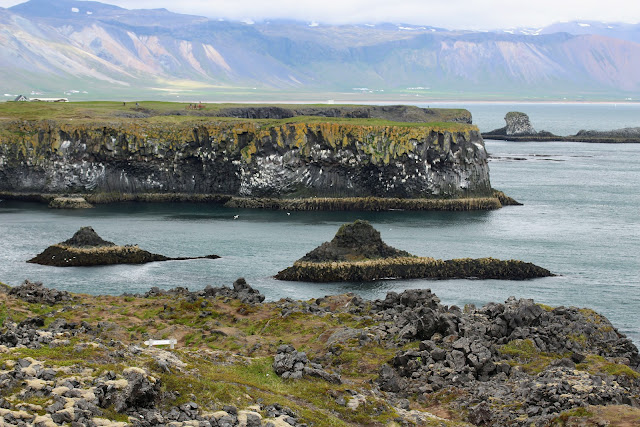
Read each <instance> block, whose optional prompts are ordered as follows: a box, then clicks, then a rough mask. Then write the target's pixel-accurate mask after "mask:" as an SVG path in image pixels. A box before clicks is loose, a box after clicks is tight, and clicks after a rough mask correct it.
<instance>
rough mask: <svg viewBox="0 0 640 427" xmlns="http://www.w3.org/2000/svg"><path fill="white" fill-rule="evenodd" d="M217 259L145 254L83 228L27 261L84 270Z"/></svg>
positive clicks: (209, 256)
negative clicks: (109, 266) (124, 265)
mask: <svg viewBox="0 0 640 427" xmlns="http://www.w3.org/2000/svg"><path fill="white" fill-rule="evenodd" d="M216 258H219V256H217V255H207V256H203V257H184V258H170V257H167V256H164V255H159V254H153V253H151V252H148V251H145V250H143V249H140V248H139V247H138V246H137V245H125V246H119V245H116V244H115V243H113V242H109V241H106V240H104V239H102V238H101V237H100V236H98V234H97V233H96V232H95V231H94V229H93V228H91V227H82V228H80V230H78V231H77V232H76V233H75V234H74V235H73V237H71V238H70V239H68V240H65V241H64V242H60V243H57V244H55V245H52V246H49V247H48V248H47V249H45V250H44V251H43V252H41V253H39V254H38V255H37V256H35V257H34V258H32V259H30V260H29V261H27V262H30V263H34V264H41V265H50V266H55V267H81V266H92V265H111V264H145V263H148V262H155V261H184V260H190V259H216Z"/></svg>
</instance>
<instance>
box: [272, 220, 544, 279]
mask: <svg viewBox="0 0 640 427" xmlns="http://www.w3.org/2000/svg"><path fill="white" fill-rule="evenodd" d="M548 276H553V274H552V273H551V272H550V271H549V270H547V269H544V268H542V267H538V266H537V265H534V264H531V263H528V262H523V261H517V260H508V261H502V260H498V259H493V258H480V259H469V258H465V259H452V260H446V261H443V260H438V259H434V258H428V257H417V256H415V255H411V254H410V253H408V252H406V251H402V250H398V249H395V248H392V247H391V246H388V245H387V244H385V243H384V242H383V241H382V239H381V238H380V233H379V232H378V231H377V230H376V229H375V228H373V227H372V226H371V224H369V223H368V222H367V221H361V220H357V221H356V222H354V223H352V224H344V225H342V226H341V227H340V229H339V230H338V232H337V233H336V236H335V237H334V238H333V240H331V241H330V242H326V243H323V244H322V245H320V246H319V247H317V248H316V249H314V250H313V251H311V252H309V253H308V254H306V255H305V256H304V257H302V258H300V259H299V260H298V261H296V262H295V263H294V264H293V266H292V267H289V268H286V269H284V270H282V271H280V272H279V273H278V274H277V275H276V276H275V278H276V279H279V280H291V281H301V282H370V281H375V280H379V279H385V278H398V279H418V278H428V279H502V280H524V279H532V278H536V277H548Z"/></svg>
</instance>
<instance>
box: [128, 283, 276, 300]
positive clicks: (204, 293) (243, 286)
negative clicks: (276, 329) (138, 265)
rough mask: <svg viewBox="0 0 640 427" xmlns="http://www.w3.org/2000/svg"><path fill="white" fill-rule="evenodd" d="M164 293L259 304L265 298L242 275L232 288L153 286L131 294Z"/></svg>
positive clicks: (156, 294)
mask: <svg viewBox="0 0 640 427" xmlns="http://www.w3.org/2000/svg"><path fill="white" fill-rule="evenodd" d="M125 295H129V294H125ZM166 295H169V296H178V297H184V298H187V299H192V300H195V299H197V298H216V297H225V298H233V299H237V300H240V301H241V302H243V303H245V304H259V303H261V302H263V301H264V298H265V297H264V295H262V294H261V293H260V291H258V290H257V289H254V288H253V287H251V285H249V284H248V283H247V281H246V280H245V279H244V278H243V277H240V278H238V279H237V280H236V281H235V282H233V289H232V288H228V287H226V286H222V287H213V286H210V285H208V286H207V287H206V288H204V289H203V290H201V291H195V292H190V291H189V289H187V288H183V287H177V288H174V289H169V290H168V291H165V290H164V289H160V288H157V287H155V286H154V287H153V288H151V289H149V290H148V291H147V292H146V293H144V294H142V295H141V294H135V295H132V296H135V297H137V298H152V297H156V296H166Z"/></svg>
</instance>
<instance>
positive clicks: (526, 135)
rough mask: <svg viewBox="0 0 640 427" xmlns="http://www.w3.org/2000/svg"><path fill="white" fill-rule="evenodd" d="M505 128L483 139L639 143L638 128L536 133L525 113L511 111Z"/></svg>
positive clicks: (496, 130) (486, 135) (486, 133)
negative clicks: (570, 132)
mask: <svg viewBox="0 0 640 427" xmlns="http://www.w3.org/2000/svg"><path fill="white" fill-rule="evenodd" d="M505 121H506V126H505V127H503V128H500V129H494V130H492V131H490V132H485V133H483V134H482V137H483V138H484V139H497V140H505V141H522V142H533V141H558V142H591V143H640V127H632V128H624V129H615V130H611V131H597V130H580V131H579V132H578V133H576V134H575V135H568V136H559V135H554V134H552V133H551V132H547V131H540V132H536V130H535V129H534V128H533V126H532V125H531V123H530V121H529V116H528V115H527V114H525V113H521V112H516V111H512V112H509V113H507V115H506V116H505Z"/></svg>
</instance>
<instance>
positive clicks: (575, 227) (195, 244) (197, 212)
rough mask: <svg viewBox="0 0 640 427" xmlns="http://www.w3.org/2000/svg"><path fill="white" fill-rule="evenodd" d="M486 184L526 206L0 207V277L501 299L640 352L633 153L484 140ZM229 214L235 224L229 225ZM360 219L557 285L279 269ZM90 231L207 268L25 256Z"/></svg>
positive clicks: (395, 242)
mask: <svg viewBox="0 0 640 427" xmlns="http://www.w3.org/2000/svg"><path fill="white" fill-rule="evenodd" d="M486 146H487V151H488V152H489V153H490V155H491V161H490V168H491V182H492V184H493V186H494V187H495V188H498V189H500V190H503V191H505V192H506V193H507V194H508V195H510V196H512V197H514V198H516V199H517V200H519V201H520V202H522V203H524V206H513V207H505V208H503V209H500V210H497V211H491V212H398V211H394V212H377V213H376V212H290V213H287V212H284V211H265V210H239V209H227V208H223V207H221V206H216V205H207V204H136V203H128V204H127V203H124V204H114V205H107V206H97V207H96V208H95V209H90V210H80V211H69V210H50V209H47V208H46V206H43V205H39V204H34V203H25V202H10V201H3V202H0V236H2V243H1V244H0V281H2V282H5V283H7V284H10V285H18V284H20V283H21V282H22V281H23V280H25V279H29V280H32V281H41V282H43V283H44V284H45V285H46V286H49V287H54V288H57V289H64V290H69V291H73V292H84V293H90V294H114V295H118V294H122V293H124V292H134V293H142V292H145V291H147V290H148V289H150V288H151V287H153V286H158V287H161V288H165V289H168V288H172V287H176V286H185V287H188V288H189V289H191V290H196V289H202V288H204V287H205V286H207V285H212V286H222V285H226V286H231V284H232V283H233V281H234V280H235V279H237V278H238V277H245V278H246V279H247V281H248V283H249V284H251V285H252V286H254V287H255V288H257V289H258V290H260V291H261V292H262V293H263V294H265V295H266V297H267V299H268V300H277V299H280V298H284V297H291V298H295V299H303V300H306V299H310V298H316V297H321V296H324V295H329V294H338V293H344V292H354V293H357V294H359V295H361V296H363V297H365V298H368V299H371V298H384V296H385V295H386V293H387V292H390V291H395V292H401V291H402V290H405V289H417V288H430V289H432V291H433V292H435V293H436V294H437V295H438V296H439V297H440V298H441V300H442V302H443V303H444V304H447V305H453V304H455V305H458V306H464V305H465V304H476V305H482V304H484V303H487V302H489V301H496V302H502V301H504V300H506V299H507V298H508V297H509V296H512V295H513V296H516V297H518V298H533V299H535V301H536V302H540V303H544V304H548V305H552V306H559V305H565V306H578V307H589V308H593V309H595V310H596V311H598V312H600V313H602V314H604V315H606V316H607V317H608V318H609V319H610V320H611V321H612V322H613V324H614V326H616V327H617V328H619V329H620V331H621V332H623V333H626V334H627V335H629V336H630V337H631V338H632V339H633V340H634V341H635V343H636V344H638V343H640V322H639V321H638V319H639V317H640V251H639V248H640V217H639V213H640V144H622V145H607V144H581V143H559V142H544V143H540V142H537V143H513V142H504V141H486ZM235 216H237V218H234V217H235ZM356 219H366V220H369V221H370V222H371V223H372V224H373V225H374V226H375V227H376V228H377V229H378V230H379V231H380V232H381V234H382V238H383V239H384V240H385V241H386V242H387V243H388V244H390V245H392V246H394V247H396V248H399V249H404V250H407V251H409V252H411V253H413V254H416V255H421V256H431V257H435V258H442V259H450V258H462V257H487V256H490V257H495V258H501V259H520V260H524V261H529V262H533V263H535V264H538V265H540V266H543V267H545V268H548V269H550V270H551V271H552V272H554V273H555V274H557V276H556V277H550V278H542V279H535V280H527V281H500V280H482V281H481V280H444V281H434V280H381V281H378V282H374V283H326V284H314V283H297V282H281V281H276V280H275V279H273V277H272V276H273V275H274V274H276V273H277V272H278V271H279V270H281V269H283V268H286V267H287V266H290V265H291V264H292V263H293V262H294V261H295V260H296V259H298V258H300V257H301V256H303V255H304V254H305V253H307V252H308V251H310V250H312V249H314V248H315V247H316V246H318V245H320V244H321V243H322V242H325V241H327V240H330V239H331V238H332V237H333V235H334V234H335V232H336V231H337V229H338V227H339V226H340V225H341V224H343V223H346V222H351V221H354V220H356ZM81 226H92V227H93V228H94V229H95V230H96V231H97V232H98V233H99V234H100V235H101V236H102V237H103V238H104V239H106V240H110V241H114V242H116V243H118V244H128V243H135V244H139V245H140V247H141V248H143V249H146V250H149V251H151V252H154V253H161V254H164V255H168V256H200V255H209V254H217V255H220V256H221V257H222V258H220V259H217V260H192V261H170V262H158V263H151V264H145V265H116V266H102V267H68V268H58V267H47V266H40V265H35V264H28V263H26V260H28V259H29V258H31V257H33V256H35V255H36V254H37V253H39V252H41V251H42V250H44V249H45V248H46V247H47V246H49V245H51V244H53V243H57V242H60V241H63V240H66V239H68V238H69V237H71V236H72V235H73V233H74V232H75V231H77V230H78V228H80V227H81Z"/></svg>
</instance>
